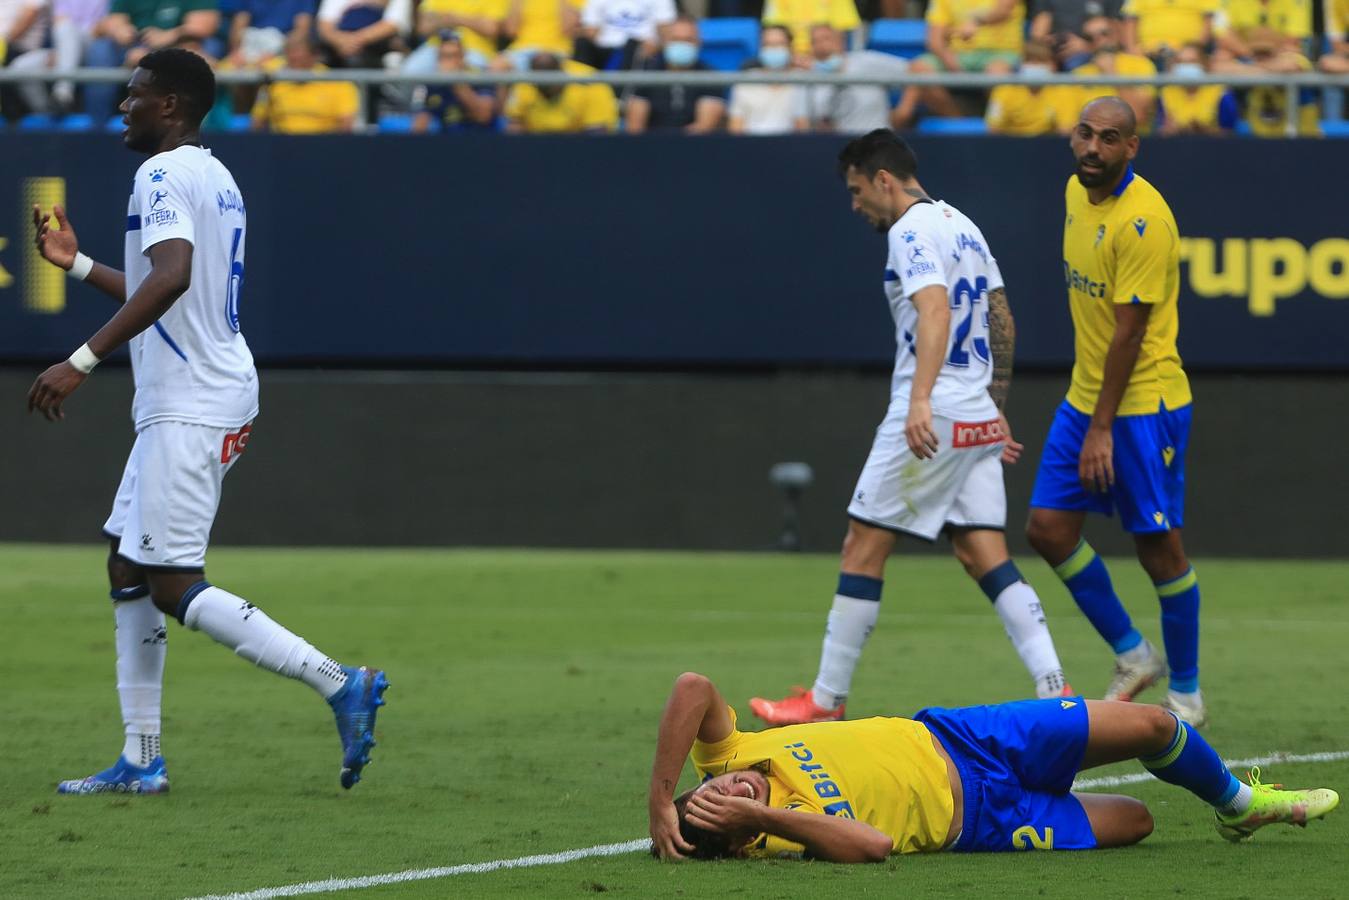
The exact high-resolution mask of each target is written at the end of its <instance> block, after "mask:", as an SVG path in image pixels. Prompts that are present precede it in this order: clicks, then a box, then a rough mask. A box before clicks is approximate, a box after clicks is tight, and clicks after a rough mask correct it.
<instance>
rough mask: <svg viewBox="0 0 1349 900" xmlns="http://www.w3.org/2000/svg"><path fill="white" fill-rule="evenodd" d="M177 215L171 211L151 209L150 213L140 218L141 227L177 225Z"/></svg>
mask: <svg viewBox="0 0 1349 900" xmlns="http://www.w3.org/2000/svg"><path fill="white" fill-rule="evenodd" d="M177 224H178V214H177V213H176V212H174V211H173V210H171V209H152V210H150V212H148V213H146V214H145V215H143V216H141V225H142V226H146V227H148V226H151V225H177Z"/></svg>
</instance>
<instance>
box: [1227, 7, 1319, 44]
mask: <svg viewBox="0 0 1349 900" xmlns="http://www.w3.org/2000/svg"><path fill="white" fill-rule="evenodd" d="M1219 18H1220V19H1221V21H1222V28H1221V30H1224V31H1235V32H1236V33H1237V34H1244V33H1245V32H1247V31H1250V30H1251V29H1254V28H1262V27H1263V28H1272V29H1273V30H1275V31H1277V32H1279V34H1282V35H1284V36H1286V37H1293V38H1298V39H1299V40H1300V39H1302V38H1305V37H1308V36H1309V35H1311V33H1312V5H1311V0H1223V12H1222V15H1220V16H1219Z"/></svg>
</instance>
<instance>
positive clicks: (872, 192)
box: [845, 166, 895, 233]
mask: <svg viewBox="0 0 1349 900" xmlns="http://www.w3.org/2000/svg"><path fill="white" fill-rule="evenodd" d="M882 181H883V173H882V172H877V173H876V176H875V177H874V178H868V177H867V176H866V173H865V172H863V171H861V170H860V169H858V168H857V167H856V166H849V167H848V175H847V178H846V179H845V183H846V184H847V186H848V193H849V194H851V195H852V211H853V212H855V213H857V214H858V215H859V216H861V217H862V218H864V219H866V220H867V222H868V223H870V224H871V227H872V228H875V229H876V230H877V231H879V232H881V233H885V232H887V231H889V230H890V226H891V225H893V224H895V220H894V218H893V217H892V216H891V213H890V197H889V194H888V193H887V192H886V190H885V188H884V186H883V184H882Z"/></svg>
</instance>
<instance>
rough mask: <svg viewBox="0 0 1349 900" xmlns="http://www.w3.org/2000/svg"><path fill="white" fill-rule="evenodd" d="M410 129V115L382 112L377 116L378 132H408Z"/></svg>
mask: <svg viewBox="0 0 1349 900" xmlns="http://www.w3.org/2000/svg"><path fill="white" fill-rule="evenodd" d="M411 131H412V116H409V115H404V114H401V113H383V114H381V115H380V117H379V133H380V134H408V133H409V132H411Z"/></svg>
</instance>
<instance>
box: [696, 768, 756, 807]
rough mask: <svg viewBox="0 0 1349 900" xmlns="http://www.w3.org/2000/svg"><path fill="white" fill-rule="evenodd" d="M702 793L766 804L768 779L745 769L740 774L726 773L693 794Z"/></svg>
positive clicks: (699, 786)
mask: <svg viewBox="0 0 1349 900" xmlns="http://www.w3.org/2000/svg"><path fill="white" fill-rule="evenodd" d="M702 791H712V792H713V793H716V794H725V795H726V796H728V797H746V798H748V799H750V800H753V801H755V802H756V803H763V804H767V803H768V794H769V791H770V788H769V786H768V779H767V778H765V777H764V776H763V775H762V774H761V773H759V772H756V771H755V770H753V769H745V770H744V771H741V772H727V773H726V774H724V775H718V776H716V777H715V778H709V779H708V780H707V781H704V782H703V783H702V784H700V785H698V788H697V790H696V791H694V793H701V792H702Z"/></svg>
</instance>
